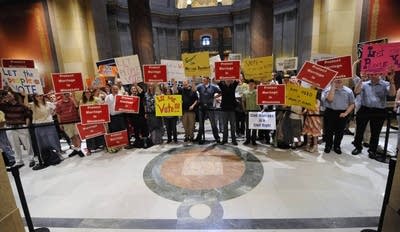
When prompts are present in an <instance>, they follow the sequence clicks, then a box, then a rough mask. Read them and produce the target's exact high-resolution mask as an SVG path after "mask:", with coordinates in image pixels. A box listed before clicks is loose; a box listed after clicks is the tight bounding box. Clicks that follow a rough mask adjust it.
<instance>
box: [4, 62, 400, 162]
mask: <svg viewBox="0 0 400 232" xmlns="http://www.w3.org/2000/svg"><path fill="white" fill-rule="evenodd" d="M356 65H357V62H356V63H355V65H354V67H355V66H356ZM354 67H353V68H354ZM354 73H355V72H354ZM394 75H395V73H394V72H393V71H389V72H388V73H386V74H384V75H364V74H361V75H360V77H358V76H355V77H354V78H353V81H354V88H353V89H351V88H349V87H348V86H345V85H344V81H343V80H342V79H334V80H333V81H332V83H331V84H330V86H328V87H327V88H326V89H324V90H319V94H318V95H317V101H316V105H315V109H314V110H310V109H304V108H302V107H300V106H274V105H258V104H257V85H271V84H272V85H273V84H288V83H291V84H296V85H300V84H301V82H300V81H299V80H297V79H296V76H295V73H273V74H272V80H270V81H261V82H258V81H254V80H252V79H250V80H248V79H246V78H244V77H242V78H241V79H240V80H235V81H228V80H227V81H215V80H210V78H209V77H203V78H202V82H201V83H199V84H197V85H196V84H195V83H194V81H192V82H190V81H189V80H185V81H183V82H182V85H181V86H178V84H177V82H176V81H173V80H172V81H171V83H170V84H165V83H163V84H145V83H132V84H131V85H122V83H121V81H120V80H119V79H118V78H116V79H115V81H114V82H113V83H109V84H107V85H106V86H105V87H102V88H88V89H85V90H84V91H83V92H82V94H81V95H80V96H77V94H76V93H63V94H58V95H56V94H55V93H53V92H50V93H48V94H34V95H32V96H27V95H26V94H25V93H23V92H20V93H16V92H13V91H12V90H11V89H10V88H7V87H6V88H5V89H4V90H2V91H1V95H0V99H1V100H0V126H1V127H4V128H6V129H0V149H1V150H2V152H3V153H4V154H5V156H6V157H7V159H8V161H9V162H10V163H11V164H15V165H19V166H23V165H24V161H23V158H22V150H21V146H23V148H24V149H25V150H26V152H27V154H28V156H29V159H30V161H29V166H30V167H33V169H34V170H39V169H42V168H44V167H46V164H45V163H44V161H43V160H44V158H43V157H44V156H45V155H46V153H48V152H53V153H56V154H59V153H62V152H63V151H62V149H61V145H60V144H61V143H60V139H65V140H66V142H67V143H68V144H69V146H70V149H71V150H72V152H70V153H69V154H68V156H69V157H73V156H76V155H77V156H79V157H85V156H88V155H91V154H92V153H94V152H99V151H102V150H104V149H107V151H108V152H111V153H113V152H117V151H118V150H120V149H121V148H107V147H106V146H105V141H104V136H97V137H94V138H90V139H86V149H85V150H82V148H81V144H82V141H81V139H80V137H79V135H78V132H77V129H76V126H75V124H76V123H78V122H79V121H80V118H79V106H80V105H91V104H99V103H105V104H107V105H108V107H109V113H110V122H109V123H108V125H107V129H108V132H109V133H111V132H117V131H121V130H125V129H127V130H128V134H129V138H130V140H129V141H131V140H132V142H130V143H129V144H128V145H127V146H126V147H125V148H126V149H131V148H147V147H150V146H152V145H157V144H162V143H163V142H164V141H163V136H164V133H165V131H166V135H167V136H166V137H167V141H166V143H172V142H174V143H177V142H178V133H177V125H178V123H179V122H182V125H183V128H184V137H183V142H185V143H194V142H196V143H198V144H204V143H205V141H206V139H205V138H206V136H205V120H207V119H208V120H209V121H210V125H211V131H212V135H213V137H214V140H215V142H217V143H219V144H222V145H223V144H226V143H228V138H229V137H230V142H231V144H232V145H238V140H237V138H238V137H244V142H243V144H244V145H250V144H251V145H253V146H255V145H257V141H259V142H261V143H265V144H272V145H274V146H277V147H281V148H298V147H303V146H304V149H305V150H306V151H309V152H316V151H317V150H318V144H320V140H321V138H322V139H323V141H324V142H325V147H324V152H325V153H330V152H331V150H332V149H333V151H334V152H335V153H336V154H342V151H341V142H342V139H343V136H344V133H345V131H346V130H348V125H349V121H350V119H351V118H352V117H351V116H352V115H354V114H356V130H355V137H354V141H353V144H354V147H355V148H354V150H353V151H352V152H351V154H352V155H359V154H360V153H361V152H362V149H363V146H367V145H368V155H369V157H370V158H371V159H376V160H378V161H382V160H384V158H385V157H384V156H382V155H380V154H378V153H377V148H378V144H379V135H380V132H381V129H382V127H383V124H384V121H385V119H386V115H387V114H386V101H387V100H386V99H387V97H388V96H395V95H396V88H395V83H394ZM176 94H179V95H181V96H182V112H183V115H182V117H180V118H179V117H177V116H170V117H159V116H157V115H156V113H155V112H156V109H155V107H156V105H155V96H157V95H176ZM117 95H131V96H137V97H139V99H140V107H139V112H138V113H129V114H128V113H121V112H118V111H115V99H116V96H117ZM395 101H396V104H395V109H394V110H395V112H397V113H399V112H400V107H399V106H400V89H399V90H398V91H397V96H396V100H395ZM255 111H276V120H277V127H276V130H273V131H272V130H254V129H249V123H248V113H249V112H255ZM398 120H400V117H399V116H398ZM196 122H198V129H197V134H196V136H195V131H196ZM368 125H369V126H368ZM368 127H369V128H370V135H367V134H366V129H367V128H368ZM221 135H222V139H221ZM229 135H230V136H229ZM368 136H369V138H368V140H365V138H366V137H368ZM32 141H35V142H32ZM363 142H364V143H363ZM399 142H400V136H399V140H398V147H399Z"/></svg>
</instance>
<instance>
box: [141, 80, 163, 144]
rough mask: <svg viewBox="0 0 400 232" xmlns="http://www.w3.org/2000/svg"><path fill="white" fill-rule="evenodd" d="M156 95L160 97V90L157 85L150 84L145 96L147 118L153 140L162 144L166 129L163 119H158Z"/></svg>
mask: <svg viewBox="0 0 400 232" xmlns="http://www.w3.org/2000/svg"><path fill="white" fill-rule="evenodd" d="M156 95H160V90H159V88H158V86H157V85H156V84H150V85H148V88H147V93H146V94H145V99H146V106H145V111H146V114H145V117H146V119H147V125H148V126H149V132H150V137H151V140H152V142H153V143H154V144H162V142H163V140H162V136H163V134H164V127H163V122H162V118H161V117H156V106H155V104H156V103H155V101H156Z"/></svg>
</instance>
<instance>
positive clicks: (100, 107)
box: [79, 104, 110, 125]
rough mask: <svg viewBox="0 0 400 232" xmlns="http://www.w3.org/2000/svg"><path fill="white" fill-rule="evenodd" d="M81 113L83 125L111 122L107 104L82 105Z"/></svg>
mask: <svg viewBox="0 0 400 232" xmlns="http://www.w3.org/2000/svg"><path fill="white" fill-rule="evenodd" d="M79 113H80V116H81V123H82V124H83V125H86V124H99V123H107V122H110V114H109V112H108V105H107V104H97V105H81V106H79Z"/></svg>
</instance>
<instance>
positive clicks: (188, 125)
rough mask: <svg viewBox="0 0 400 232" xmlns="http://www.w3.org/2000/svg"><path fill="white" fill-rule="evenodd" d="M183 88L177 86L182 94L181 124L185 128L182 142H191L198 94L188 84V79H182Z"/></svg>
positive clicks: (193, 87)
mask: <svg viewBox="0 0 400 232" xmlns="http://www.w3.org/2000/svg"><path fill="white" fill-rule="evenodd" d="M182 84H183V88H178V92H179V94H181V95H182V110H183V115H182V124H183V129H184V130H185V139H184V142H188V141H190V142H192V141H193V139H194V135H193V132H194V126H195V123H196V113H195V110H196V106H197V102H198V96H197V93H196V88H195V86H190V85H189V81H187V80H184V81H183V82H182Z"/></svg>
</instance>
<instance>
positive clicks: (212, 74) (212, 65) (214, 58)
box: [209, 55, 221, 79]
mask: <svg viewBox="0 0 400 232" xmlns="http://www.w3.org/2000/svg"><path fill="white" fill-rule="evenodd" d="M209 61H210V71H211V72H210V78H211V79H214V78H215V62H216V61H221V57H220V56H219V55H216V56H212V57H210V59H209Z"/></svg>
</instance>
